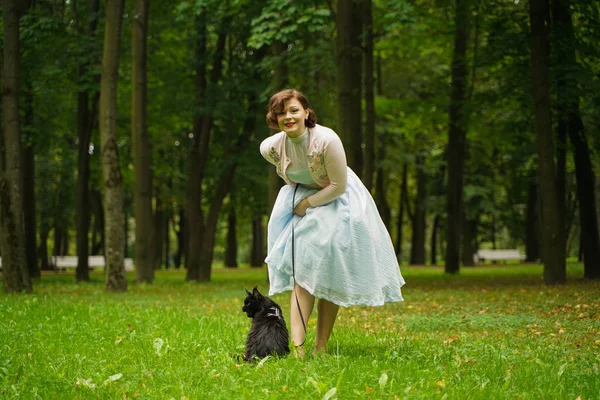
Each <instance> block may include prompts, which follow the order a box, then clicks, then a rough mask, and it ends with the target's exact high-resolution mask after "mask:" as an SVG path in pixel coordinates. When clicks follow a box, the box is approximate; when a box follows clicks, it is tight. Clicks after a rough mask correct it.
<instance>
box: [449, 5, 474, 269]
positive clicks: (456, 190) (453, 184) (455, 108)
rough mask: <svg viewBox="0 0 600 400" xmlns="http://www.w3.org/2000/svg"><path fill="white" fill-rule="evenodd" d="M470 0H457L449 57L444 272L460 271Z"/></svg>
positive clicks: (467, 108)
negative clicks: (450, 63)
mask: <svg viewBox="0 0 600 400" xmlns="http://www.w3.org/2000/svg"><path fill="white" fill-rule="evenodd" d="M469 15H470V7H469V0H456V11H455V15H454V22H455V29H456V31H455V36H454V54H453V57H452V83H451V86H452V89H451V90H452V94H451V97H450V107H449V113H448V114H449V117H450V130H449V134H448V136H449V138H448V149H447V154H448V194H447V210H448V219H447V223H446V267H445V271H446V273H450V274H456V273H458V272H459V270H460V264H459V256H460V251H459V249H460V231H461V227H460V225H461V215H462V214H461V212H462V201H463V179H464V177H463V168H464V156H465V146H466V134H467V124H468V113H469V111H468V110H469V107H468V104H467V92H466V88H467V41H468V38H469Z"/></svg>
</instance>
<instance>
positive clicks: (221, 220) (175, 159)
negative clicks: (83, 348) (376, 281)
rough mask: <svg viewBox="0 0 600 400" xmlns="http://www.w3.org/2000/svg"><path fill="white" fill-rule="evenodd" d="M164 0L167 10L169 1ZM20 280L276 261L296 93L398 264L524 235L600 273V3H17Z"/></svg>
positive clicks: (5, 62) (13, 130) (6, 170)
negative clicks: (277, 146) (94, 269)
mask: <svg viewBox="0 0 600 400" xmlns="http://www.w3.org/2000/svg"><path fill="white" fill-rule="evenodd" d="M150 3H151V4H150ZM2 14H3V20H2V32H3V35H2V48H1V50H2V57H1V58H0V59H1V60H2V69H1V70H2V76H1V77H0V79H1V80H2V87H3V103H2V122H3V130H2V140H1V141H0V142H1V143H0V144H1V148H0V166H1V168H0V251H1V254H2V266H3V274H2V276H3V281H4V288H5V290H7V291H31V290H32V284H31V278H36V277H40V275H41V273H40V271H41V270H46V269H49V270H51V269H53V266H52V256H58V255H67V254H68V255H75V254H76V255H78V256H79V265H78V267H77V270H76V275H75V279H76V280H77V281H86V280H89V269H88V265H87V260H88V257H87V256H88V255H91V254H104V255H105V256H106V287H107V289H108V290H117V291H121V290H126V288H127V280H126V278H125V272H124V266H123V259H124V258H125V257H133V258H134V259H135V264H136V279H137V280H138V281H145V282H152V281H153V280H154V271H155V270H156V269H157V268H184V267H185V268H187V273H186V279H187V280H189V281H210V279H211V267H212V266H213V265H217V264H221V263H222V264H224V265H225V266H226V267H236V266H237V265H238V264H242V263H249V264H251V265H252V266H262V265H263V260H264V255H265V251H266V244H265V226H266V223H267V220H268V214H269V211H270V207H271V205H272V204H273V201H274V197H275V196H276V193H277V190H278V189H279V187H280V185H281V182H280V179H279V178H278V177H277V176H276V175H275V172H274V168H273V167H272V166H270V165H269V164H268V163H267V162H266V161H265V160H264V159H262V157H261V156H260V154H259V151H258V146H259V143H260V142H261V141H262V140H263V139H264V138H265V137H267V136H268V135H269V134H272V133H273V132H272V131H269V129H268V128H267V127H266V124H265V120H264V115H265V113H266V109H265V105H266V102H267V100H268V98H269V96H270V95H271V94H272V93H274V92H275V91H277V90H280V89H282V88H287V87H294V88H297V89H300V90H301V91H303V92H304V93H305V94H306V95H307V96H308V98H309V99H310V100H311V103H312V104H311V106H312V108H313V109H314V110H316V113H317V119H318V122H319V123H321V124H323V125H326V126H329V127H331V128H333V129H334V130H335V131H336V132H337V133H338V134H339V135H340V137H341V138H342V141H343V143H344V146H345V149H346V152H347V156H348V162H349V166H350V167H351V168H352V169H353V170H354V171H355V172H357V174H359V175H360V176H361V178H362V180H363V182H364V183H365V185H366V186H367V187H368V188H369V189H370V190H371V192H372V193H373V197H374V199H375V201H376V203H377V206H378V208H379V211H380V213H381V215H382V218H383V220H384V222H385V223H386V226H387V227H388V229H389V231H390V234H391V236H392V239H393V242H394V244H395V246H396V252H397V254H398V258H399V260H400V261H402V262H404V263H410V264H418V265H421V264H439V263H443V264H444V265H445V271H446V272H447V273H452V274H454V273H457V272H459V270H460V266H461V265H462V266H469V265H472V264H473V255H474V254H475V253H476V251H477V249H482V248H500V249H501V248H516V249H521V250H522V251H523V252H524V253H525V254H526V261H529V262H537V261H539V260H541V262H542V263H543V264H544V272H543V276H544V280H545V282H546V283H549V284H553V283H561V282H564V281H565V277H566V274H565V260H566V259H567V257H576V258H578V259H580V260H583V262H584V276H585V277H587V278H598V277H599V276H600V239H599V238H598V224H599V218H600V215H599V214H598V212H597V209H598V206H599V205H600V204H599V200H600V179H598V178H596V176H598V174H600V132H599V131H600V123H599V122H598V121H600V118H598V117H599V115H600V62H599V61H600V60H599V58H600V52H599V51H598V46H599V44H598V43H600V23H599V22H600V4H599V3H598V2H596V1H592V0H554V1H552V2H549V3H547V2H545V1H544V0H530V1H529V2H527V1H520V0H511V1H505V0H488V1H483V0H456V1H454V2H452V1H449V2H447V1H440V0H417V1H397V0H375V1H371V0H356V1H355V0H338V1H316V0H300V1H291V0H273V1H249V0H227V1H222V0H219V1H215V0H196V1H189V0H161V1H152V2H150V1H149V0H135V1H133V0H132V1H125V2H124V1H123V0H107V1H106V2H100V1H99V0H86V1H83V0H28V1H18V0H4V1H3V4H2Z"/></svg>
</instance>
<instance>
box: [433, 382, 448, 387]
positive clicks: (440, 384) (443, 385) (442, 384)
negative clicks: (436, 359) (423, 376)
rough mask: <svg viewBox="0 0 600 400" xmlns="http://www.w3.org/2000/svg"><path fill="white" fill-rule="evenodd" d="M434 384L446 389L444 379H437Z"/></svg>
mask: <svg viewBox="0 0 600 400" xmlns="http://www.w3.org/2000/svg"><path fill="white" fill-rule="evenodd" d="M435 384H436V385H438V386H439V387H441V388H442V389H446V382H444V381H437V382H436V383H435Z"/></svg>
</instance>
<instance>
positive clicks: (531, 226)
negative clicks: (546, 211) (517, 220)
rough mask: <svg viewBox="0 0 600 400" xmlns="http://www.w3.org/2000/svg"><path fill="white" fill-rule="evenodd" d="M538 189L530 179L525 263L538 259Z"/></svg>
mask: <svg viewBox="0 0 600 400" xmlns="http://www.w3.org/2000/svg"><path fill="white" fill-rule="evenodd" d="M537 192H538V188H537V184H536V182H535V181H534V180H533V179H531V180H530V182H529V188H528V190H527V211H526V215H527V220H526V224H527V228H526V238H525V261H527V262H536V261H537V260H538V259H539V258H540V249H539V240H538V231H539V229H538V222H539V221H538V207H537V205H538V196H537V194H538V193H537Z"/></svg>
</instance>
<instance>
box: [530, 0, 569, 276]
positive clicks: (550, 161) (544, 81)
mask: <svg viewBox="0 0 600 400" xmlns="http://www.w3.org/2000/svg"><path fill="white" fill-rule="evenodd" d="M546 15H547V12H546V1H545V0H529V16H530V21H531V71H532V83H533V104H534V111H535V122H536V132H537V139H538V159H539V161H538V162H539V178H540V179H539V197H540V203H541V207H540V211H541V212H540V216H541V222H542V229H541V233H542V252H543V254H544V256H543V261H544V281H545V282H546V283H547V284H556V283H563V282H565V281H566V266H565V243H564V240H565V239H564V234H563V230H562V227H561V218H560V215H559V212H560V208H559V199H558V194H557V188H556V171H555V167H554V144H553V139H552V112H551V106H550V89H549V80H548V59H549V55H548V53H549V45H548V44H549V41H548V32H547V28H546V22H547V21H546Z"/></svg>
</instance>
